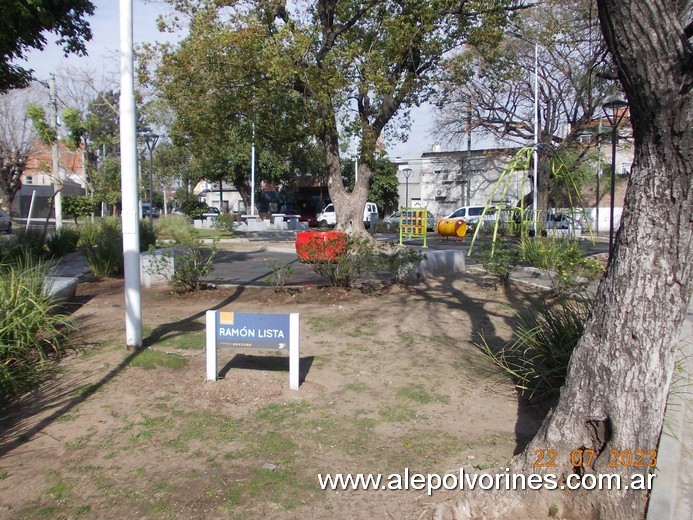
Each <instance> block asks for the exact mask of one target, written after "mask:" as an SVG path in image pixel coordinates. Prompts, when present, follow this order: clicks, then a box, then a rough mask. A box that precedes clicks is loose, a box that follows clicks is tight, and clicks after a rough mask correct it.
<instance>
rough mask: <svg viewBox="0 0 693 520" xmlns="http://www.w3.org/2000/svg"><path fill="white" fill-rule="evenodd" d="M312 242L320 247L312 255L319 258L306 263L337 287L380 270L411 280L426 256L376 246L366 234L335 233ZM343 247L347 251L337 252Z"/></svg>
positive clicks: (391, 278)
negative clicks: (361, 235) (337, 234)
mask: <svg viewBox="0 0 693 520" xmlns="http://www.w3.org/2000/svg"><path fill="white" fill-rule="evenodd" d="M312 244H313V247H315V248H316V249H317V250H316V251H315V252H314V254H313V255H312V256H313V257H315V258H320V260H318V261H313V262H306V263H307V264H308V265H309V266H310V268H311V269H312V270H313V271H315V272H316V273H318V274H319V275H321V276H323V277H324V278H325V279H327V281H328V282H329V283H330V285H334V286H337V287H351V286H352V285H353V284H354V282H355V281H356V280H357V279H358V278H359V277H361V276H362V275H364V274H366V273H374V272H377V271H385V272H387V273H389V275H390V281H395V282H397V283H401V282H404V281H408V280H410V279H411V278H412V274H413V271H414V269H416V265H417V264H418V263H419V262H420V261H421V260H422V259H423V258H424V257H425V255H423V254H422V253H419V252H418V251H416V250H413V249H409V248H401V249H397V250H395V251H394V252H391V251H390V252H385V251H382V250H377V249H376V248H375V247H374V244H373V242H372V241H371V240H370V239H368V238H367V237H359V236H351V235H342V236H336V237H334V238H331V239H328V240H326V241H324V242H321V241H318V242H314V243H312ZM343 249H344V250H345V253H344V254H335V252H338V251H339V252H341V251H342V250H343ZM325 258H334V259H333V260H325Z"/></svg>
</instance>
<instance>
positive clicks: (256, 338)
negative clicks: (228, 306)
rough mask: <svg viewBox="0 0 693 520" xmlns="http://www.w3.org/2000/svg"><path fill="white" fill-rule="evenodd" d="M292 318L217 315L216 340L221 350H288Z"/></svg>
mask: <svg viewBox="0 0 693 520" xmlns="http://www.w3.org/2000/svg"><path fill="white" fill-rule="evenodd" d="M289 316H290V315H289V314H249V313H245V312H217V318H216V327H215V329H216V333H215V336H216V339H217V344H218V345H219V347H222V348H223V347H231V348H261V349H277V350H282V349H288V348H289V330H290V323H289Z"/></svg>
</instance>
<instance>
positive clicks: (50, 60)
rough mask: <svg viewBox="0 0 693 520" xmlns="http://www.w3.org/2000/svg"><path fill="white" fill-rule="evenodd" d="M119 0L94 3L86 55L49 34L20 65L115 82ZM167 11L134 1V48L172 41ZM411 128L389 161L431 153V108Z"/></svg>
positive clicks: (417, 113) (39, 73) (416, 113)
mask: <svg viewBox="0 0 693 520" xmlns="http://www.w3.org/2000/svg"><path fill="white" fill-rule="evenodd" d="M119 4H120V2H119V0H94V5H95V6H96V10H95V13H94V16H92V17H90V18H89V23H90V25H91V29H92V33H93V36H92V39H91V41H89V42H87V51H88V53H89V54H88V56H86V57H79V56H69V57H67V58H66V57H64V56H63V54H62V50H61V49H60V47H58V46H57V45H55V44H54V40H55V38H54V37H52V35H48V45H47V46H46V48H45V49H44V50H43V51H41V52H39V51H32V52H31V53H30V54H29V57H28V61H27V62H26V63H25V64H23V65H24V66H28V67H29V68H32V69H34V71H35V72H34V75H35V77H36V78H37V79H39V80H44V81H45V80H47V79H48V77H49V75H50V74H51V73H59V72H60V71H61V70H63V71H64V70H65V69H66V68H67V67H69V68H76V69H79V70H87V71H90V72H93V73H94V74H96V75H98V76H101V77H107V76H109V75H110V76H113V77H114V78H115V79H116V80H117V79H118V49H119V42H120V33H119V31H120V25H119V24H120V12H119ZM168 9H169V8H168V7H167V6H166V5H165V4H164V2H162V1H160V0H159V1H157V0H154V1H151V0H150V1H147V0H133V40H134V43H135V45H137V44H138V43H143V42H154V41H159V42H170V41H175V40H176V39H177V38H178V35H170V34H164V33H161V32H159V30H158V29H157V27H156V19H157V16H158V15H159V14H161V13H166V12H168V11H167V10H168ZM411 114H412V129H411V133H410V137H409V139H408V141H407V142H405V143H401V142H400V143H390V144H388V146H387V151H388V155H389V157H390V158H391V159H395V158H402V159H411V158H417V157H420V156H421V154H422V153H423V152H427V151H431V150H433V149H434V146H435V139H434V137H432V135H431V132H432V130H433V126H434V112H433V110H432V109H430V107H422V108H414V109H413V110H412V112H411Z"/></svg>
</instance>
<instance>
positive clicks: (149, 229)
mask: <svg viewBox="0 0 693 520" xmlns="http://www.w3.org/2000/svg"><path fill="white" fill-rule="evenodd" d="M156 238H157V231H156V227H154V225H153V224H152V223H151V221H149V220H140V251H148V250H149V247H150V246H155V245H156Z"/></svg>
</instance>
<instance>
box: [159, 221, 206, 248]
mask: <svg viewBox="0 0 693 520" xmlns="http://www.w3.org/2000/svg"><path fill="white" fill-rule="evenodd" d="M156 230H157V234H158V237H159V238H163V239H166V240H172V241H173V242H176V243H177V244H187V243H190V242H192V241H194V240H195V239H197V237H198V233H197V230H196V229H195V228H194V227H192V225H191V224H190V220H188V218H187V217H185V216H183V215H168V216H167V217H160V218H159V220H158V222H157V224H156Z"/></svg>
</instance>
